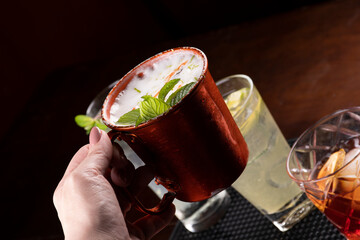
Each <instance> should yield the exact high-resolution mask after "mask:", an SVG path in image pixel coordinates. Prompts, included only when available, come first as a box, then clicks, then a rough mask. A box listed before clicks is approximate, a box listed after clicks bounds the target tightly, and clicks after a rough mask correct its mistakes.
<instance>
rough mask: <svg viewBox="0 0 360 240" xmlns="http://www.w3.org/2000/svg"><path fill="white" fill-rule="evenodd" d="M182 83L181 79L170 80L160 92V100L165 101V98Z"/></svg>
mask: <svg viewBox="0 0 360 240" xmlns="http://www.w3.org/2000/svg"><path fill="white" fill-rule="evenodd" d="M179 81H180V78H176V79H173V80H170V81H169V82H167V83H166V84H165V85H164V86H163V87H162V88H161V90H160V93H159V96H158V98H159V99H160V100H163V101H165V97H166V95H168V93H169V92H170V91H171V90H172V89H173V88H174V87H175V85H176V84H177V83H178V82H179Z"/></svg>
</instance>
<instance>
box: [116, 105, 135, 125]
mask: <svg viewBox="0 0 360 240" xmlns="http://www.w3.org/2000/svg"><path fill="white" fill-rule="evenodd" d="M139 116H140V109H139V108H137V109H134V110H131V111H130V112H127V113H125V114H124V115H122V116H121V117H120V118H119V120H118V121H117V123H119V124H121V125H135V124H136V121H137V120H138V118H139Z"/></svg>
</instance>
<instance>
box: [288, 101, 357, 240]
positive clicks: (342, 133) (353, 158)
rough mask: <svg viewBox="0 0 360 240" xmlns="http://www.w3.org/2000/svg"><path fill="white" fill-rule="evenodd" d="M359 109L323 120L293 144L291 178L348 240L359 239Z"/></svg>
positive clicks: (290, 166)
mask: <svg viewBox="0 0 360 240" xmlns="http://www.w3.org/2000/svg"><path fill="white" fill-rule="evenodd" d="M359 156H360V107H354V108H350V109H345V110H340V111H337V112H335V113H333V114H331V115H329V116H326V117H324V118H322V119H321V120H320V121H318V122H317V123H316V124H315V125H314V126H312V127H310V128H309V129H308V130H306V131H305V132H304V133H303V134H302V135H301V136H300V137H299V139H298V140H297V141H296V142H295V144H294V146H293V147H292V149H291V152H290V154H289V157H288V162H287V171H288V173H289V175H290V177H291V178H292V179H293V180H294V182H296V183H297V184H298V185H299V186H300V188H301V189H302V190H303V191H305V193H306V194H307V196H308V197H309V199H310V200H311V201H313V203H314V204H315V206H316V207H317V208H318V209H319V210H320V211H321V212H323V213H324V214H325V215H326V217H327V218H328V219H329V220H330V222H332V223H333V224H334V225H335V226H336V227H337V228H338V229H339V231H340V232H341V233H342V234H343V235H344V236H345V237H346V238H347V239H360V157H359Z"/></svg>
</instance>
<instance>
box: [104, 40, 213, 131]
mask: <svg viewBox="0 0 360 240" xmlns="http://www.w3.org/2000/svg"><path fill="white" fill-rule="evenodd" d="M181 50H185V51H188V50H190V51H192V52H196V53H197V54H198V55H199V56H201V58H202V60H203V62H204V66H203V69H202V71H201V75H200V77H199V79H198V80H197V82H196V84H195V85H194V86H193V87H192V89H191V90H190V92H189V93H188V94H186V95H185V96H184V97H183V98H182V99H181V101H180V102H179V103H177V104H176V105H174V106H172V107H170V109H169V110H168V111H166V112H165V113H163V114H161V115H159V116H157V117H155V118H152V119H150V120H148V121H146V122H143V123H141V124H139V125H138V126H135V125H129V126H119V125H115V124H113V123H112V122H111V121H110V119H109V118H110V109H111V106H112V104H113V103H114V102H112V104H111V106H108V105H109V101H110V100H112V99H114V101H115V98H116V96H117V95H118V93H117V92H116V90H117V89H118V88H119V87H120V86H121V84H122V83H123V82H124V81H125V80H126V79H127V78H128V77H129V76H130V75H131V74H132V73H133V72H135V71H136V70H138V69H139V68H140V67H142V66H143V65H145V64H147V63H149V62H151V61H153V60H155V59H156V58H159V57H161V56H163V55H165V54H170V53H171V52H175V51H181ZM207 70H208V60H207V57H206V55H205V53H204V52H203V51H201V50H200V49H198V48H195V47H189V46H184V47H176V48H171V49H168V50H165V51H162V52H159V53H157V54H155V55H153V56H151V57H149V58H147V59H146V60H144V61H142V62H141V63H139V64H138V65H136V66H135V67H134V68H132V69H131V70H130V71H129V72H127V73H126V74H125V75H124V76H123V77H122V78H121V79H120V80H119V81H118V82H117V83H116V84H115V86H114V87H113V88H112V89H111V90H110V92H109V93H108V95H107V96H106V98H105V101H104V103H103V106H102V109H101V119H102V121H103V122H104V124H105V125H106V126H107V127H109V128H110V129H112V130H117V131H131V130H135V129H141V128H144V127H146V126H148V125H152V124H153V123H155V122H157V121H160V120H161V119H163V118H164V117H165V116H166V115H167V114H170V113H171V112H174V111H175V110H176V109H178V108H179V107H180V106H181V104H182V103H183V101H184V100H185V99H188V98H189V97H190V96H191V95H192V93H194V92H195V91H196V89H197V88H198V86H199V85H200V84H201V83H202V82H203V81H204V79H205V73H206V71H207ZM130 81H131V80H129V82H130ZM107 115H108V118H106V117H107Z"/></svg>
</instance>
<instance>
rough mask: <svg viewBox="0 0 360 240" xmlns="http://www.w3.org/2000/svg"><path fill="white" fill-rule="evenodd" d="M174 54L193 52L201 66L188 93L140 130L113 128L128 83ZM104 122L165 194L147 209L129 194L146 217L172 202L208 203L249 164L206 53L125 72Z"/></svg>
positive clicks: (106, 105) (196, 51) (104, 112)
mask: <svg viewBox="0 0 360 240" xmlns="http://www.w3.org/2000/svg"><path fill="white" fill-rule="evenodd" d="M174 51H192V52H193V53H194V54H198V55H199V56H200V57H201V58H202V59H203V61H204V65H203V66H204V67H203V69H202V74H201V77H200V78H199V79H198V82H197V83H196V84H195V86H194V87H193V89H192V90H191V91H190V92H189V94H187V95H186V96H185V97H184V98H183V99H182V100H181V101H180V102H179V103H178V104H176V105H175V106H173V107H172V108H170V110H169V111H168V112H166V113H164V114H163V115H161V116H159V117H157V118H155V119H152V120H149V121H147V122H144V123H142V124H140V125H138V126H125V127H124V126H117V125H116V124H115V123H113V122H111V120H110V109H111V106H112V104H113V103H114V101H115V98H116V97H117V96H118V94H119V93H120V92H121V91H123V90H124V89H125V88H126V86H127V85H128V83H129V82H130V81H131V80H132V78H133V77H134V76H136V75H137V74H139V73H140V72H141V69H143V68H144V67H148V66H151V65H152V64H153V63H154V62H156V61H158V60H159V58H163V57H166V56H168V55H170V54H172V53H173V52H174ZM102 119H103V122H104V123H105V124H106V125H107V126H108V127H109V128H111V129H112V130H111V131H110V132H109V136H110V138H111V139H112V140H114V139H116V138H120V139H122V140H124V141H125V142H127V144H128V145H129V146H130V147H131V148H132V149H133V150H134V151H135V152H136V154H138V156H139V157H140V158H141V159H142V160H143V162H144V163H145V164H146V165H150V166H151V167H152V169H153V170H154V173H155V176H156V182H157V183H159V184H162V185H163V186H164V187H165V188H166V189H167V190H168V191H169V193H168V194H166V195H165V197H164V198H163V200H162V201H161V202H160V204H159V205H158V206H157V207H155V208H154V209H151V210H149V209H146V208H144V207H143V206H142V205H141V203H139V202H138V201H137V199H135V198H134V197H133V196H131V195H129V197H130V198H132V199H133V200H134V201H136V203H137V204H138V205H140V209H142V211H144V212H147V213H158V212H160V211H162V210H161V209H163V208H164V207H165V205H167V204H168V203H169V202H171V201H172V199H173V198H174V197H176V198H177V199H179V200H181V201H186V202H194V201H201V200H204V199H208V198H210V197H211V196H213V195H215V194H217V193H219V192H220V191H222V190H224V189H226V188H228V187H230V186H231V184H232V183H233V182H234V181H235V180H236V179H237V178H238V177H239V176H240V174H241V173H242V171H243V170H244V168H245V166H246V163H247V158H248V148H247V145H246V143H245V140H244V138H243V136H242V135H241V133H240V130H239V128H238V127H237V125H236V123H235V121H234V119H233V117H232V116H231V114H230V112H229V110H228V108H227V106H226V104H225V102H224V100H223V98H222V96H221V94H220V92H219V90H218V88H217V87H216V84H215V82H214V80H213V78H212V77H211V75H210V73H209V70H208V62H207V58H206V56H205V54H204V53H203V52H202V51H200V50H199V49H196V48H192V47H181V48H175V49H170V50H167V51H164V52H161V53H159V54H157V55H155V56H153V57H151V58H149V59H147V60H145V61H144V62H142V63H141V64H139V65H138V66H136V67H135V68H134V69H132V70H131V71H130V72H128V73H127V74H126V75H125V76H124V77H123V78H122V79H121V80H120V81H119V82H118V83H117V84H116V85H115V86H114V87H113V89H112V90H111V91H110V93H109V94H108V96H107V98H106V100H105V102H104V104H103V108H102ZM138 207H139V206H138Z"/></svg>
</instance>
